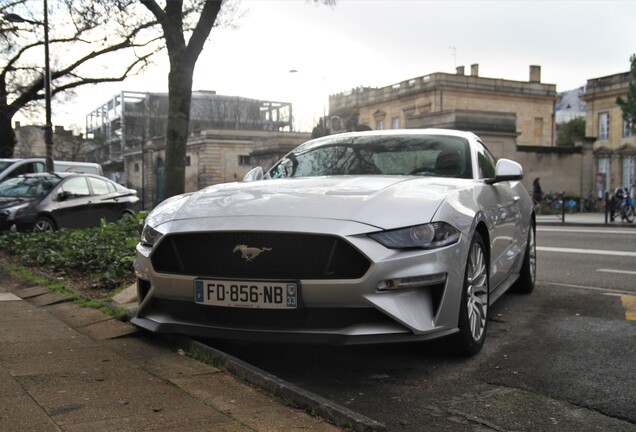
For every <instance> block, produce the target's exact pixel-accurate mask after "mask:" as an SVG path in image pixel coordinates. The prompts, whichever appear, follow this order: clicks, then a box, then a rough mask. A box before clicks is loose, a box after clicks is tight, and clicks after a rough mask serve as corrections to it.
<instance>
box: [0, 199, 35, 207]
mask: <svg viewBox="0 0 636 432" xmlns="http://www.w3.org/2000/svg"><path fill="white" fill-rule="evenodd" d="M31 201H35V198H25V197H0V209H5V208H9V207H13V206H14V205H18V204H22V203H25V202H31Z"/></svg>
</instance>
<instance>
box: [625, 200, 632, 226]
mask: <svg viewBox="0 0 636 432" xmlns="http://www.w3.org/2000/svg"><path fill="white" fill-rule="evenodd" d="M625 219H627V222H629V223H632V222H634V208H633V207H632V206H631V205H630V204H628V205H627V207H626V208H625Z"/></svg>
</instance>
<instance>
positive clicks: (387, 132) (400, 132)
mask: <svg viewBox="0 0 636 432" xmlns="http://www.w3.org/2000/svg"><path fill="white" fill-rule="evenodd" d="M413 135H446V136H454V137H460V138H465V139H477V138H478V137H477V135H475V134H474V133H472V132H466V131H460V130H454V129H436V128H427V129H382V130H372V131H361V132H344V133H340V134H334V135H326V136H324V137H321V138H339V137H342V138H348V137H364V136H369V137H372V136H413ZM321 138H318V139H321Z"/></svg>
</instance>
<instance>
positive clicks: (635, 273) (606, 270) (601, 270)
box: [596, 269, 636, 275]
mask: <svg viewBox="0 0 636 432" xmlns="http://www.w3.org/2000/svg"><path fill="white" fill-rule="evenodd" d="M596 271H597V272H603V273H620V274H628V275H636V271H630V270H616V269H596Z"/></svg>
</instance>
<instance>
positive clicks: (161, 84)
mask: <svg viewBox="0 0 636 432" xmlns="http://www.w3.org/2000/svg"><path fill="white" fill-rule="evenodd" d="M241 4H242V9H243V10H245V15H244V16H243V17H242V18H241V19H240V20H239V21H238V22H237V28H236V29H215V30H213V32H212V37H211V41H210V42H208V44H207V45H206V48H205V50H204V52H203V53H202V54H201V57H200V58H199V61H198V64H197V68H196V71H195V79H194V90H215V91H216V92H217V93H218V94H223V95H232V96H244V97H250V98H258V99H268V100H275V101H286V102H292V103H293V104H294V109H295V112H296V114H298V117H299V118H298V121H299V125H300V126H301V127H302V128H303V129H305V130H308V129H309V128H310V125H311V124H312V122H313V121H316V120H317V118H318V116H319V115H321V114H322V111H323V109H324V108H325V106H326V104H327V95H328V94H334V93H339V92H343V91H347V90H350V89H351V88H354V87H358V86H374V87H383V86H387V85H391V84H394V83H397V82H400V81H403V80H407V79H410V78H415V77H419V76H423V75H427V74H431V73H435V72H447V73H455V68H456V66H466V73H467V74H468V73H470V65H471V64H475V63H477V64H479V75H480V76H483V77H489V78H505V79H511V80H518V81H527V80H528V73H529V72H528V69H529V66H530V65H540V66H541V81H542V82H544V83H550V84H556V85H557V91H565V90H571V89H574V88H577V87H579V86H582V85H585V83H586V81H587V80H588V79H590V78H598V77H602V76H606V75H612V74H615V73H620V72H625V71H627V70H628V69H629V57H630V55H631V54H634V53H636V25H634V19H635V17H636V0H621V1H607V0H605V1H573V0H570V1H556V0H544V1H539V0H535V1H516V0H511V1H505V0H499V1H481V0H472V1H470V0H465V1H424V0H411V1H406V0H403V1H402V0H338V3H337V5H336V6H334V7H328V6H316V5H314V4H313V2H307V1H305V0H284V1H274V0H242V1H241ZM166 57H167V56H166V55H165V54H161V55H160V57H158V58H157V59H156V61H155V66H154V67H152V68H151V69H150V70H148V72H147V73H146V74H145V75H144V76H143V77H135V78H130V79H128V80H126V81H125V82H123V83H118V84H108V85H102V86H98V87H95V88H93V89H84V90H80V91H78V96H77V99H76V100H75V103H74V104H73V109H74V110H75V111H74V112H73V113H71V112H69V107H68V106H66V107H64V106H58V107H57V108H56V107H55V106H54V113H56V114H55V115H54V123H55V124H62V125H64V126H66V127H70V126H72V125H77V126H80V127H83V124H84V117H85V115H86V114H87V113H88V112H90V111H91V110H93V109H94V108H96V107H97V106H98V105H99V104H100V103H102V102H105V101H106V100H108V99H109V98H110V97H112V96H113V95H114V94H115V93H117V92H119V91H122V90H130V91H132V90H134V91H166V89H167V60H166ZM292 69H293V70H296V71H298V73H289V71H290V70H292ZM54 103H55V102H54Z"/></svg>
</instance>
